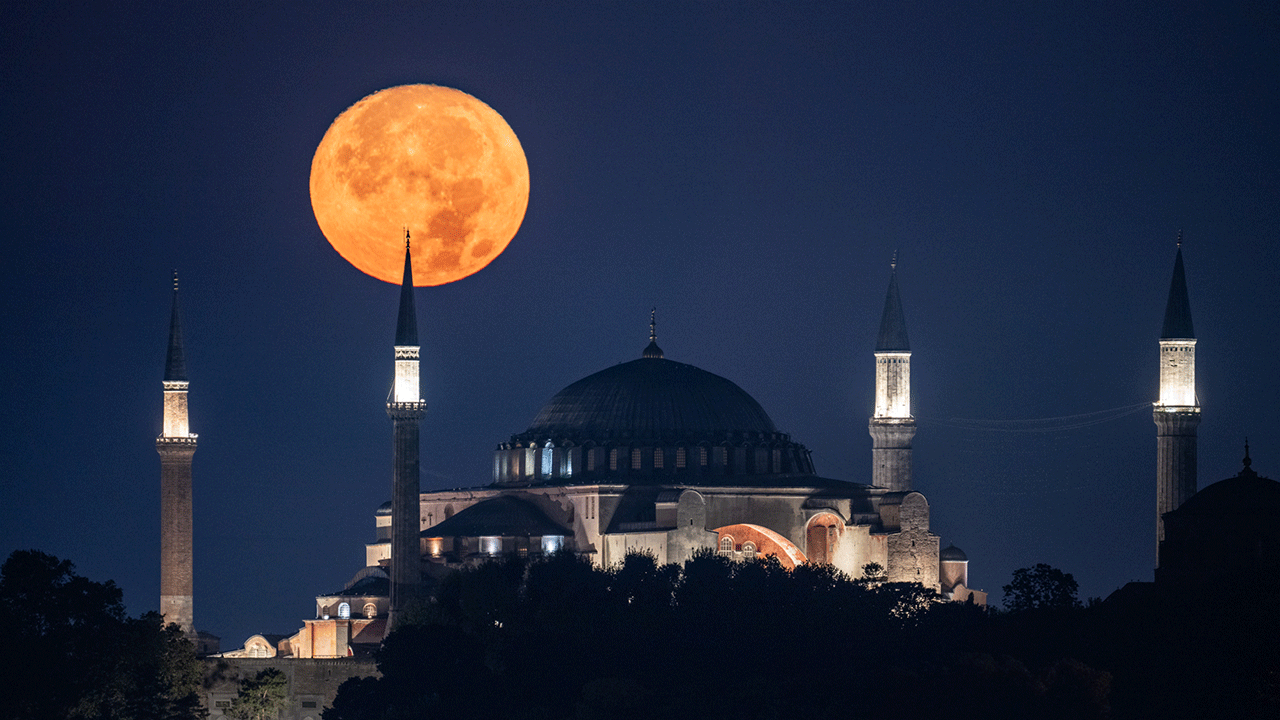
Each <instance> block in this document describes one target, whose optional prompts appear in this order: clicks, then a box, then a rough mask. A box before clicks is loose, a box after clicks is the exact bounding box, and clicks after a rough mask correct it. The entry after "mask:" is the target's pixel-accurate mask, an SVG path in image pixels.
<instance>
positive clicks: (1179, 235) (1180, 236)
mask: <svg viewBox="0 0 1280 720" xmlns="http://www.w3.org/2000/svg"><path fill="white" fill-rule="evenodd" d="M1178 247H1179V248H1181V247H1182V228H1178Z"/></svg>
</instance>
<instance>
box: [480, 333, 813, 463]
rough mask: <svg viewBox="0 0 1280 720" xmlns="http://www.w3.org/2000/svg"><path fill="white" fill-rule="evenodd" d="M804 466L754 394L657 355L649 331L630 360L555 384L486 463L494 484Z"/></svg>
mask: <svg viewBox="0 0 1280 720" xmlns="http://www.w3.org/2000/svg"><path fill="white" fill-rule="evenodd" d="M812 472H813V463H812V461H811V460H810V458H809V451H808V450H807V449H805V448H804V446H803V445H799V444H797V443H794V442H792V441H791V438H790V436H789V435H787V434H786V433H781V432H778V429H777V427H776V426H775V425H774V424H773V420H771V419H770V418H769V414H768V413H766V412H765V411H764V408H763V407H761V406H760V403H758V402H756V400H755V398H753V397H751V396H750V395H748V394H747V392H746V391H744V390H743V389H742V388H740V387H738V386H737V385H735V384H734V383H733V382H731V381H729V380H727V379H725V378H722V377H720V376H719V375H716V374H714V373H710V372H707V371H706V370H702V369H701V368H697V367H694V366H693V365H688V364H685V363H680V362H675V361H673V360H668V359H666V358H665V357H663V353H662V350H661V349H659V348H658V346H657V342H656V341H655V340H654V339H653V338H652V337H651V338H650V343H649V346H648V347H646V348H645V350H644V353H643V354H642V357H640V358H639V359H637V360H632V361H631V362H625V363H619V364H618V365H614V366H613V367H610V368H606V369H604V370H601V371H600V372H597V373H594V374H592V375H588V376H587V377H585V378H583V379H581V380H578V381H577V382H575V383H572V384H570V385H569V386H567V387H565V388H564V389H563V390H561V391H560V392H558V393H556V394H555V396H553V397H552V398H551V400H550V401H548V402H547V403H546V405H544V406H543V407H542V409H541V410H540V411H539V412H538V414H537V416H536V417H535V418H534V420H533V423H532V424H530V425H529V428H528V429H527V430H525V431H524V432H523V433H519V434H516V435H513V436H511V439H510V441H508V442H506V443H503V444H502V445H500V446H499V447H498V449H497V454H496V457H495V462H494V479H495V481H496V482H498V483H503V484H508V483H530V482H551V481H556V482H564V481H566V480H572V481H583V482H586V481H599V480H603V479H605V478H607V477H614V476H619V477H618V479H619V480H621V479H622V478H621V477H620V476H623V475H625V476H626V478H625V481H626V482H628V483H635V482H637V481H641V480H643V479H644V478H646V477H648V478H651V479H658V478H662V477H666V476H671V475H684V476H688V475H699V476H727V475H733V476H736V477H737V478H738V479H739V480H741V479H743V478H745V477H747V476H760V475H780V474H809V473H812Z"/></svg>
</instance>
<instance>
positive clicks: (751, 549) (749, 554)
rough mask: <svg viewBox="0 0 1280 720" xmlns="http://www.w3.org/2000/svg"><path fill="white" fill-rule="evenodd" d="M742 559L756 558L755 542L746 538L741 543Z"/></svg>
mask: <svg viewBox="0 0 1280 720" xmlns="http://www.w3.org/2000/svg"><path fill="white" fill-rule="evenodd" d="M742 559H743V560H755V559H756V544H755V543H753V542H751V541H750V540H748V541H746V542H744V543H742Z"/></svg>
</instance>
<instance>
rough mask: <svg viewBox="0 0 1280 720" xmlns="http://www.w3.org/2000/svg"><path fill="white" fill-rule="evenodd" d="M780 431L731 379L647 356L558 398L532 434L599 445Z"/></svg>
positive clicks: (589, 378) (604, 372)
mask: <svg viewBox="0 0 1280 720" xmlns="http://www.w3.org/2000/svg"><path fill="white" fill-rule="evenodd" d="M777 431H778V430H777V428H776V427H774V424H773V420H771V419H769V415H768V413H766V412H765V411H764V408H762V407H760V403H758V402H756V401H755V398H753V397H751V396H750V395H748V394H747V393H746V391H744V390H743V389H742V388H740V387H738V386H737V385H735V384H734V383H732V382H731V381H729V380H726V379H724V378H722V377H720V376H719V375H715V374H713V373H709V372H707V371H706V370H702V369H700V368H696V367H694V366H692V365H686V364H685V363H679V362H675V361H672V360H667V359H665V358H661V357H643V358H640V359H639V360H632V361H631V362H626V363H620V364H618V365H614V366H613V367H611V368H606V369H604V370H601V371H600V372H598V373H595V374H594V375H588V376H587V377H585V378H583V379H581V380H579V381H577V382H575V383H573V384H572V385H569V386H568V387H566V388H565V389H563V390H561V391H560V392H558V393H556V394H555V396H554V397H552V398H551V400H550V402H548V403H547V404H546V405H544V406H543V407H542V410H541V412H539V413H538V416H537V417H536V418H534V420H533V424H532V425H530V426H529V429H528V431H526V433H525V434H526V435H534V436H546V437H562V438H568V439H572V440H574V441H577V442H583V441H586V440H595V441H596V442H599V441H601V440H604V439H610V438H630V439H646V440H647V439H655V440H656V439H659V438H673V439H675V438H685V437H698V438H700V439H701V438H706V439H715V440H723V439H725V438H726V437H727V436H737V435H743V434H753V435H772V434H774V433H777Z"/></svg>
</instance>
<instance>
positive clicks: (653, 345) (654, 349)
mask: <svg viewBox="0 0 1280 720" xmlns="http://www.w3.org/2000/svg"><path fill="white" fill-rule="evenodd" d="M640 357H646V358H657V359H661V358H662V348H660V347H658V308H656V307H655V308H653V309H652V310H650V311H649V345H648V346H647V347H645V349H644V352H642V353H640Z"/></svg>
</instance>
